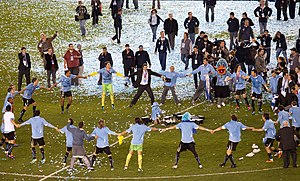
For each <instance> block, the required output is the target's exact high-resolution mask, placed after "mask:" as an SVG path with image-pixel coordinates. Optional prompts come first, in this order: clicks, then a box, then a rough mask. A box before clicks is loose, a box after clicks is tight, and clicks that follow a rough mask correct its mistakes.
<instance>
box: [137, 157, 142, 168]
mask: <svg viewBox="0 0 300 181" xmlns="http://www.w3.org/2000/svg"><path fill="white" fill-rule="evenodd" d="M142 163H143V156H142V155H138V165H139V168H140V169H142Z"/></svg>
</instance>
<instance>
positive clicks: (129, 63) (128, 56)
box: [122, 44, 134, 86]
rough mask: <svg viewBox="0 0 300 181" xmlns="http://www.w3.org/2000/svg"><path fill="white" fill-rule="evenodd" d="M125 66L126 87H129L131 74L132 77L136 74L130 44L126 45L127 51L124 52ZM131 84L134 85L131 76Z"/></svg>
mask: <svg viewBox="0 0 300 181" xmlns="http://www.w3.org/2000/svg"><path fill="white" fill-rule="evenodd" d="M122 58H123V65H124V75H125V77H126V83H125V86H128V83H129V73H130V76H131V75H132V74H133V72H134V53H133V51H132V50H131V49H130V47H129V44H126V45H125V50H124V51H123V52H122ZM131 83H132V85H133V84H134V77H133V76H131Z"/></svg>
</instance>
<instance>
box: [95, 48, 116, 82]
mask: <svg viewBox="0 0 300 181" xmlns="http://www.w3.org/2000/svg"><path fill="white" fill-rule="evenodd" d="M98 60H99V61H100V69H102V68H104V67H105V62H109V63H110V65H111V67H113V60H112V58H111V54H110V53H108V52H107V48H106V47H103V48H102V53H100V55H99V57H98ZM98 85H102V74H100V77H99V80H98Z"/></svg>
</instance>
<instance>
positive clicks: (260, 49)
mask: <svg viewBox="0 0 300 181" xmlns="http://www.w3.org/2000/svg"><path fill="white" fill-rule="evenodd" d="M261 51H265V49H263V48H259V49H258V51H257V52H258V53H259V52H261Z"/></svg>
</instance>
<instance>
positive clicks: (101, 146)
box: [91, 119, 119, 170]
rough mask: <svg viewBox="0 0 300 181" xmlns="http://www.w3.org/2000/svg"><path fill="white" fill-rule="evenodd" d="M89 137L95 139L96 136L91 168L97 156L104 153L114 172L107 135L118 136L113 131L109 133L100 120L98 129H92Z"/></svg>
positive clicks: (103, 122)
mask: <svg viewBox="0 0 300 181" xmlns="http://www.w3.org/2000/svg"><path fill="white" fill-rule="evenodd" d="M91 135H92V136H95V137H96V136H97V143H96V148H95V152H94V153H93V157H92V163H91V165H92V167H93V166H94V163H95V161H96V158H97V154H99V153H103V152H104V153H105V154H106V155H107V157H108V159H109V164H110V169H111V170H114V166H113V158H112V153H111V151H110V146H109V141H108V135H116V136H118V135H119V134H117V133H116V132H114V131H111V130H110V129H109V128H108V127H106V126H105V121H104V120H102V119H100V120H99V123H98V127H96V128H95V129H94V131H93V132H92V134H91Z"/></svg>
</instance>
